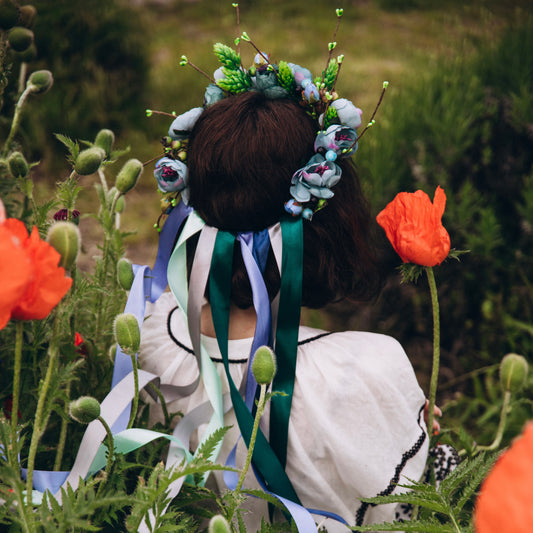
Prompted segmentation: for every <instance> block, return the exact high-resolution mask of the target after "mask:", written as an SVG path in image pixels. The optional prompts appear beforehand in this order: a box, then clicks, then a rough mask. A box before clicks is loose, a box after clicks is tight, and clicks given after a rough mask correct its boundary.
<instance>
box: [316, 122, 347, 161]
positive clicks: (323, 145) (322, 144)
mask: <svg viewBox="0 0 533 533" xmlns="http://www.w3.org/2000/svg"><path fill="white" fill-rule="evenodd" d="M329 150H333V151H334V152H335V154H337V156H339V157H349V156H351V155H353V154H354V153H355V151H356V150H357V132H356V131H355V130H354V129H353V128H347V127H346V126H341V125H339V124H333V125H332V126H330V127H329V128H328V129H327V130H326V131H321V132H319V134H318V135H317V136H316V140H315V152H324V153H327V152H328V151H329ZM345 150H346V151H345Z"/></svg>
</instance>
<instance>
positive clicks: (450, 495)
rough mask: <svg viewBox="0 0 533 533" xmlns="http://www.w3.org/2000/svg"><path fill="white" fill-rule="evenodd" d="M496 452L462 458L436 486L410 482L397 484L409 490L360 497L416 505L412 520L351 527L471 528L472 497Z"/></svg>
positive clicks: (438, 531) (430, 531) (423, 531)
mask: <svg viewBox="0 0 533 533" xmlns="http://www.w3.org/2000/svg"><path fill="white" fill-rule="evenodd" d="M496 457H497V455H496V454H487V455H484V454H480V455H478V456H477V457H475V458H474V459H472V460H468V461H463V462H462V463H460V464H459V465H458V466H457V467H456V468H455V470H454V471H453V472H452V473H451V474H449V475H448V476H447V477H446V478H444V480H443V481H441V482H440V484H439V485H438V486H435V485H432V484H429V483H421V482H414V481H413V482H411V483H410V484H409V485H400V487H402V488H405V489H409V492H403V493H400V494H391V495H389V496H376V497H375V498H364V499H363V501H365V502H367V503H370V504H386V503H403V504H410V505H413V506H417V507H418V516H416V517H415V518H414V519H413V520H412V521H410V522H405V521H397V522H394V523H387V524H378V525H372V526H363V527H357V528H352V529H353V531H361V532H362V531H418V532H420V533H453V532H455V533H459V532H468V531H472V509H473V501H474V497H475V494H476V491H477V490H478V488H479V486H480V484H481V482H482V481H483V479H484V478H485V477H486V475H487V474H488V472H489V471H490V469H491V468H492V465H493V464H494V461H495V460H496Z"/></svg>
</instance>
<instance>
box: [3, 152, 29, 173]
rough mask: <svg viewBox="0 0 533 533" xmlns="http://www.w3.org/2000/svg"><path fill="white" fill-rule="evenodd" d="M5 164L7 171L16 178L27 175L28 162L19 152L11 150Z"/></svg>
mask: <svg viewBox="0 0 533 533" xmlns="http://www.w3.org/2000/svg"><path fill="white" fill-rule="evenodd" d="M7 164H8V165H9V171H10V172H11V174H13V176H15V177H16V178H25V177H26V176H27V175H28V171H29V167H28V163H27V162H26V159H24V156H23V155H22V154H21V153H20V152H13V153H12V154H11V155H10V156H9V158H8V160H7Z"/></svg>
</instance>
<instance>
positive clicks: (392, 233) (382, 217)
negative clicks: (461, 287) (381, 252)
mask: <svg viewBox="0 0 533 533" xmlns="http://www.w3.org/2000/svg"><path fill="white" fill-rule="evenodd" d="M445 206H446V195H445V194H444V191H443V190H442V189H441V187H437V190H436V191H435V199H434V201H433V203H431V200H430V199H429V196H428V195H427V194H426V193H425V192H423V191H416V192H414V193H407V192H401V193H399V194H397V195H396V198H394V200H393V201H392V202H391V203H390V204H389V205H387V207H386V208H385V209H384V210H383V211H381V213H379V215H378V216H377V221H378V224H379V225H380V226H381V227H382V228H383V229H384V230H385V233H386V234H387V238H388V239H389V241H390V242H391V244H392V246H393V248H394V250H395V251H396V253H397V254H398V255H399V256H400V257H401V258H402V261H403V262H404V263H415V264H417V265H422V266H428V267H432V266H435V265H439V264H440V263H442V262H443V261H444V259H446V257H447V256H448V254H449V253H450V236H449V235H448V232H447V231H446V229H445V228H444V226H443V225H442V222H441V219H442V215H443V213H444V208H445Z"/></svg>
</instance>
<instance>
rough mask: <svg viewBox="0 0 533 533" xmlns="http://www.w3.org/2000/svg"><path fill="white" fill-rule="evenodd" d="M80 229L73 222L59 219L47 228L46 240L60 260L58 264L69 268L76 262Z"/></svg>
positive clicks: (66, 268)
mask: <svg viewBox="0 0 533 533" xmlns="http://www.w3.org/2000/svg"><path fill="white" fill-rule="evenodd" d="M80 240H81V237H80V230H79V229H78V226H76V224H74V223H73V222H67V221H60V222H56V223H55V224H53V225H52V226H51V227H50V229H49V230H48V235H47V236H46V241H47V242H48V243H49V244H50V245H51V246H53V247H54V248H55V249H56V251H57V252H59V255H60V256H61V260H60V261H59V266H61V267H63V268H64V269H65V270H70V269H71V268H72V267H73V265H74V264H75V263H76V259H77V258H78V252H79V250H80Z"/></svg>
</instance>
